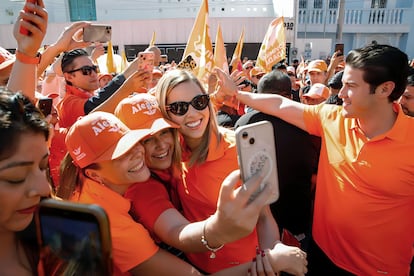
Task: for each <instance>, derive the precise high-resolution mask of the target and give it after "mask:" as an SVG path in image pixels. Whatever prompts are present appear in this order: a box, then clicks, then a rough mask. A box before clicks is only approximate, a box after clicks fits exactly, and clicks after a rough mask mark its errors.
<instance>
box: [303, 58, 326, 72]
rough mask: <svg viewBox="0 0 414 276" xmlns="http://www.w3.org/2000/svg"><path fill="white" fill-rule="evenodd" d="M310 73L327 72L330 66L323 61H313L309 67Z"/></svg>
mask: <svg viewBox="0 0 414 276" xmlns="http://www.w3.org/2000/svg"><path fill="white" fill-rule="evenodd" d="M307 69H308V72H326V71H328V65H326V62H325V61H324V60H322V59H317V60H312V61H311V62H309V64H308V66H307Z"/></svg>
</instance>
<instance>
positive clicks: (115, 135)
mask: <svg viewBox="0 0 414 276" xmlns="http://www.w3.org/2000/svg"><path fill="white" fill-rule="evenodd" d="M150 133H151V130H150V129H139V130H130V129H129V128H128V127H126V126H125V125H124V124H123V123H122V122H121V121H120V120H119V119H118V118H116V117H115V116H114V115H113V114H111V113H106V112H99V111H97V112H93V113H90V114H88V115H86V116H84V117H82V118H81V119H79V120H78V121H76V122H75V124H74V125H73V126H72V127H71V128H70V130H69V132H68V134H67V137H66V145H67V147H68V152H69V154H70V155H69V154H68V155H67V156H66V158H65V160H64V162H63V163H62V175H61V178H60V180H61V182H60V185H59V188H58V196H60V197H62V198H63V199H70V200H72V201H78V202H81V203H89V204H90V203H94V204H98V205H100V206H101V207H103V208H104V210H105V211H106V212H107V214H108V217H109V221H110V231H111V239H112V253H113V260H114V275H131V274H132V275H180V276H181V275H201V274H200V272H198V271H197V270H196V269H195V268H194V267H193V266H191V265H190V264H188V263H186V262H184V261H183V260H181V259H179V258H177V257H176V256H174V255H172V254H170V253H168V252H166V251H164V250H163V249H160V248H158V246H157V245H156V244H155V243H154V241H153V239H152V238H151V237H150V235H149V234H148V232H147V230H146V229H145V228H144V227H143V226H142V225H141V224H140V223H138V222H136V221H134V219H133V218H132V217H131V215H130V209H131V202H130V200H128V199H127V198H125V197H124V196H123V195H124V194H125V192H126V191H127V189H128V188H129V187H131V186H132V185H135V183H139V182H145V181H148V179H149V177H150V171H149V169H148V168H147V166H146V165H145V157H144V148H143V146H142V145H141V144H140V143H139V142H140V141H141V140H142V139H144V138H145V137H147V136H148V135H149V134H150ZM96 141H99V143H96ZM226 181H227V182H226V183H225V184H224V186H225V187H226V189H225V190H226V191H227V194H226V192H223V194H224V195H226V196H230V194H231V193H233V192H234V191H233V187H234V185H235V184H236V183H237V182H238V175H236V174H233V175H231V176H229V177H228V178H227V179H226ZM249 184H250V185H251V186H252V187H253V188H254V187H255V186H258V185H259V184H260V181H259V177H256V178H252V179H251V180H249ZM223 190H224V189H223ZM237 191H238V192H239V193H241V194H243V193H244V194H245V196H246V197H247V198H248V197H249V192H248V191H247V192H246V191H245V190H242V189H238V190H237ZM200 235H201V234H199V235H198V237H200ZM272 254H273V253H272V252H270V251H267V252H266V253H263V255H261V254H260V255H258V256H256V258H257V259H256V261H254V262H251V260H250V261H249V262H247V263H244V264H242V265H239V266H236V267H232V268H229V269H226V270H222V271H220V272H217V273H216V274H215V275H246V274H247V273H248V270H249V269H254V270H256V265H257V266H258V267H260V269H261V270H263V269H265V270H266V271H270V272H271V273H273V270H272V268H271V266H270V264H269V261H268V259H267V256H272ZM269 274H270V273H269ZM269 274H267V275H269Z"/></svg>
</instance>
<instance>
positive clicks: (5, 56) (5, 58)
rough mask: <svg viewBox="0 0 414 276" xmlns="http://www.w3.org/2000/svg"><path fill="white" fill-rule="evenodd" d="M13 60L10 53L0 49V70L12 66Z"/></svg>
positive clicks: (14, 58) (13, 57)
mask: <svg viewBox="0 0 414 276" xmlns="http://www.w3.org/2000/svg"><path fill="white" fill-rule="evenodd" d="M15 60H16V57H15V56H14V55H13V54H12V53H10V52H9V51H7V50H6V49H4V48H3V47H0V70H3V69H4V68H7V67H8V66H10V65H12V64H13V63H14V61H15Z"/></svg>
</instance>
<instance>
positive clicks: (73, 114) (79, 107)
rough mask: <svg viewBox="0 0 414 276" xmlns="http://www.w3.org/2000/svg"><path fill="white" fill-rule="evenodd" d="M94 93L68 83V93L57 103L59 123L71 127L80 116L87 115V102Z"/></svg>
mask: <svg viewBox="0 0 414 276" xmlns="http://www.w3.org/2000/svg"><path fill="white" fill-rule="evenodd" d="M93 96H94V94H93V93H90V92H88V91H85V90H81V89H79V88H76V87H74V86H71V85H66V94H65V96H64V97H63V99H62V100H60V101H59V103H58V104H57V105H56V109H57V111H58V113H59V125H60V126H61V127H67V128H69V127H71V126H72V125H73V124H74V123H75V122H76V120H77V119H78V118H79V117H80V116H84V115H85V103H86V101H87V100H88V99H89V98H90V97H93Z"/></svg>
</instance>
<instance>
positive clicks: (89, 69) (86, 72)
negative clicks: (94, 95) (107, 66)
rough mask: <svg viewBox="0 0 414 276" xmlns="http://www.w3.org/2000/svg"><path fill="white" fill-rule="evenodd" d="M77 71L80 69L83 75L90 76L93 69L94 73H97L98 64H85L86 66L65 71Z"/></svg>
mask: <svg viewBox="0 0 414 276" xmlns="http://www.w3.org/2000/svg"><path fill="white" fill-rule="evenodd" d="M77 71H81V72H82V75H84V76H90V75H91V74H92V71H94V72H95V73H98V66H96V65H92V66H89V65H86V66H82V67H81V68H78V69H74V70H70V71H68V72H67V73H74V72H77Z"/></svg>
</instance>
